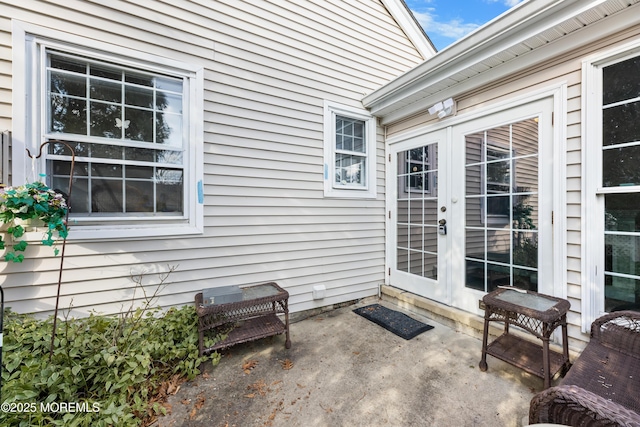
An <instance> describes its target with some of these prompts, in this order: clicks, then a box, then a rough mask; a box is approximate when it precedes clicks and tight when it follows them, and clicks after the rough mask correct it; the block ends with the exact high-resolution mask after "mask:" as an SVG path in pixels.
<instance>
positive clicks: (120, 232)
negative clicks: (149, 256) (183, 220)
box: [24, 220, 203, 242]
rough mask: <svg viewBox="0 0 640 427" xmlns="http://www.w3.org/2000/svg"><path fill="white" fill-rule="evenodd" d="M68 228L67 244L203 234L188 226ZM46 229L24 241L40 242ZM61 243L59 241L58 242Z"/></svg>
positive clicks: (194, 227) (36, 232)
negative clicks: (84, 241)
mask: <svg viewBox="0 0 640 427" xmlns="http://www.w3.org/2000/svg"><path fill="white" fill-rule="evenodd" d="M70 222H71V225H70V226H69V236H68V237H67V241H68V242H76V241H82V240H127V239H144V238H157V237H174V236H197V235H201V234H202V233H203V230H202V228H200V227H196V226H193V225H190V224H162V225H160V224H149V225H140V224H132V225H127V226H123V225H115V224H114V225H110V226H104V225H101V226H99V227H98V226H90V225H73V221H72V220H71V221H70ZM45 231H46V229H45V228H44V227H42V228H40V227H39V228H37V229H35V230H34V231H28V232H27V233H25V235H24V237H25V240H26V241H28V242H38V241H41V240H42V235H43V234H44V232H45ZM59 242H61V241H59Z"/></svg>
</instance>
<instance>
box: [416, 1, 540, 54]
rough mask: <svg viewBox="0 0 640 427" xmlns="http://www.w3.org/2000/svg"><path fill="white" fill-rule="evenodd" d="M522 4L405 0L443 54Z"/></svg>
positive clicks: (512, 2)
mask: <svg viewBox="0 0 640 427" xmlns="http://www.w3.org/2000/svg"><path fill="white" fill-rule="evenodd" d="M522 1H523V0H405V3H407V6H409V9H411V11H412V12H413V14H414V15H415V17H416V19H417V20H418V22H419V23H420V25H422V28H424V30H425V32H426V33H427V35H428V36H429V38H430V39H431V41H432V42H433V44H434V45H435V46H436V48H437V49H438V50H442V49H444V48H445V47H447V46H449V45H450V44H451V43H453V42H455V41H456V40H459V39H460V38H462V37H464V36H465V35H467V34H469V33H470V32H471V31H473V30H475V29H476V28H478V27H480V26H481V25H483V24H485V23H487V22H489V21H491V20H492V19H493V18H495V17H496V16H498V15H500V14H502V13H503V12H505V11H507V10H509V9H510V8H511V7H513V6H515V5H517V4H518V3H521V2H522ZM532 1H533V0H532Z"/></svg>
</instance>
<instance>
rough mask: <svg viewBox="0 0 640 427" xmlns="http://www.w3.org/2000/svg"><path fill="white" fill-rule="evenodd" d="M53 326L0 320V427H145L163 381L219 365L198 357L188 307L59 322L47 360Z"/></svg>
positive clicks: (157, 408)
mask: <svg viewBox="0 0 640 427" xmlns="http://www.w3.org/2000/svg"><path fill="white" fill-rule="evenodd" d="M52 323H53V318H49V319H47V320H37V319H34V318H33V317H32V316H28V315H20V314H16V313H13V312H11V311H10V310H8V311H7V312H6V313H5V325H4V347H3V359H2V361H3V365H4V366H3V368H4V369H3V370H2V396H1V399H0V401H1V402H3V403H4V405H3V409H4V410H3V411H1V412H0V425H3V426H4V425H6V426H9V425H10V426H25V427H26V426H44V425H47V426H49V425H53V426H110V425H113V426H141V425H146V424H148V423H149V422H150V421H151V420H153V419H154V418H155V417H156V416H157V415H159V414H162V413H164V412H165V411H166V410H165V408H164V407H163V406H162V405H161V404H160V403H159V402H158V399H154V397H155V396H156V395H157V394H158V392H159V390H160V388H161V385H162V383H163V382H165V381H167V380H170V379H172V378H177V377H176V375H178V376H180V377H181V378H186V379H193V378H194V377H195V376H196V375H198V374H199V370H198V367H199V366H200V364H201V363H202V362H204V361H206V360H212V362H213V363H214V364H215V363H217V362H218V360H219V356H218V355H217V354H216V353H214V354H213V355H212V356H208V357H203V358H201V357H198V330H197V316H196V313H195V309H194V308H193V306H184V307H182V308H180V309H176V308H172V309H169V310H168V311H166V312H164V313H163V312H162V311H160V309H138V310H135V311H130V312H128V313H125V314H124V315H121V316H120V317H112V316H101V315H95V314H93V315H91V316H89V317H86V318H79V319H65V320H63V321H62V320H61V321H58V328H57V332H56V338H55V340H54V347H53V354H52V358H51V360H50V359H49V355H50V344H51V331H52ZM67 402H71V403H72V404H73V405H75V406H73V407H71V408H69V407H67V408H64V407H61V406H60V405H64V404H66V403H67ZM12 404H13V408H12V409H13V410H14V411H15V412H7V411H6V409H7V408H9V410H11V405H12ZM18 404H20V405H21V406H17V405H18ZM7 405H9V406H7ZM27 405H29V406H27ZM47 405H48V406H47ZM96 405H97V406H96ZM65 409H66V410H65ZM69 409H71V410H69ZM18 410H20V411H18Z"/></svg>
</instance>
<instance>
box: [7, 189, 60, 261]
mask: <svg viewBox="0 0 640 427" xmlns="http://www.w3.org/2000/svg"><path fill="white" fill-rule="evenodd" d="M67 211H68V207H67V202H66V200H65V197H64V195H62V194H61V193H58V192H56V191H54V190H52V189H50V188H49V187H47V186H46V185H45V184H44V183H42V182H33V183H28V184H24V185H21V186H19V187H6V188H5V189H4V191H2V192H0V221H2V223H3V224H6V225H5V228H6V232H7V233H8V234H9V236H11V238H12V239H13V242H14V243H13V245H12V246H11V248H10V249H9V250H8V251H7V253H6V254H5V255H4V260H5V261H13V262H22V261H23V260H24V255H23V253H22V252H24V250H25V249H26V248H27V245H28V243H27V242H26V241H25V240H23V238H24V234H25V231H26V228H25V227H27V226H28V225H29V222H31V223H32V224H34V225H36V226H40V225H42V227H43V228H45V231H44V235H43V238H42V244H43V245H45V246H51V247H53V248H54V254H55V255H58V252H59V250H58V249H57V248H56V247H55V243H56V241H57V240H58V239H66V237H67V235H68V228H67V224H66V218H67ZM38 222H40V224H38ZM0 249H5V241H4V240H3V236H2V234H0Z"/></svg>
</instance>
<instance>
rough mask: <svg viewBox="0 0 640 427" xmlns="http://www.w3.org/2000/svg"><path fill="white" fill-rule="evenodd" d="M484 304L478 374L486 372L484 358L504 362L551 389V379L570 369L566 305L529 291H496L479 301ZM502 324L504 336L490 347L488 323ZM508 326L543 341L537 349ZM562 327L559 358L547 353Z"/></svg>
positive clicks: (567, 303) (566, 302)
mask: <svg viewBox="0 0 640 427" xmlns="http://www.w3.org/2000/svg"><path fill="white" fill-rule="evenodd" d="M482 301H483V302H484V304H485V311H484V334H483V338H482V358H481V360H480V370H481V371H486V370H487V354H490V355H492V356H494V357H497V358H498V359H501V360H504V361H505V362H507V363H510V364H512V365H514V366H517V367H518V368H520V369H523V370H525V371H526V372H529V373H530V374H532V375H536V376H538V377H540V378H543V379H544V387H545V388H548V387H549V386H550V385H551V376H552V375H555V374H556V373H557V372H559V371H561V370H562V373H564V372H566V371H567V370H568V369H569V366H570V363H569V344H568V341H567V311H569V307H570V306H571V304H570V303H569V301H567V300H565V299H562V298H556V297H552V296H548V295H543V294H539V293H537V292H532V291H520V290H514V289H509V288H498V289H496V290H495V291H493V292H490V293H488V294H487V295H485V296H484V297H483V298H482ZM492 321H499V322H504V333H503V334H502V335H501V336H499V337H498V338H496V339H495V340H494V341H493V342H491V343H490V344H489V343H488V340H489V322H492ZM509 325H515V326H519V327H521V328H522V329H524V330H526V331H527V332H529V333H531V334H533V335H535V336H536V337H538V338H539V339H541V340H542V345H538V344H536V343H534V342H531V341H529V340H526V339H523V338H521V337H519V336H517V335H513V334H510V333H509ZM558 326H561V327H562V354H559V353H556V352H554V351H551V350H549V341H550V339H551V335H552V334H553V331H554V330H555V329H556V328H557V327H558Z"/></svg>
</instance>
